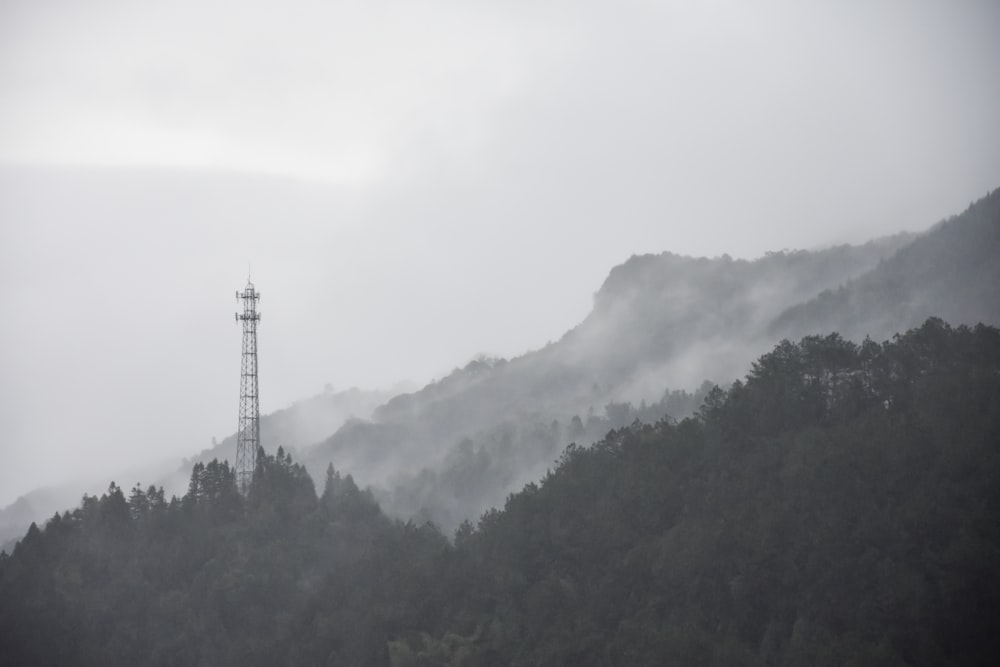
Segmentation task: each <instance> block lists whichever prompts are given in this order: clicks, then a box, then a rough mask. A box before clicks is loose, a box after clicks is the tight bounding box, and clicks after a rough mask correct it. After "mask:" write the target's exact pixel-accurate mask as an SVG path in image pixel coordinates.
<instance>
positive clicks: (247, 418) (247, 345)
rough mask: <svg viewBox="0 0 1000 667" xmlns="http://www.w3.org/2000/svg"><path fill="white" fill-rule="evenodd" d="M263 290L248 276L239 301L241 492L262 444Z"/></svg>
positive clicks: (245, 488)
mask: <svg viewBox="0 0 1000 667" xmlns="http://www.w3.org/2000/svg"><path fill="white" fill-rule="evenodd" d="M258 299H260V292H258V291H257V290H255V289H254V286H253V283H252V282H250V278H249V277H247V285H246V287H244V288H243V291H242V292H239V291H237V292H236V300H237V301H240V300H242V301H243V312H242V313H236V321H237V322H243V363H242V368H241V370H240V425H239V429H238V431H237V436H236V483H237V484H238V485H239V487H240V492H241V493H244V494H246V492H247V491H248V490H249V489H250V481H251V480H252V479H253V471H254V468H255V467H256V465H257V447H259V446H260V392H259V390H258V382H257V323H258V322H260V313H258V312H257V300H258Z"/></svg>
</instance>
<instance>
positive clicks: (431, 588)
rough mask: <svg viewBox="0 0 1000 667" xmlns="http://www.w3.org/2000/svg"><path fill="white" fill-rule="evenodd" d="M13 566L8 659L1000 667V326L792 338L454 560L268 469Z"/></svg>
mask: <svg viewBox="0 0 1000 667" xmlns="http://www.w3.org/2000/svg"><path fill="white" fill-rule="evenodd" d="M258 463H259V465H258V470H259V473H258V474H257V475H256V476H255V478H254V481H253V486H252V489H251V492H250V494H249V496H248V498H246V499H243V498H242V497H241V496H240V495H239V494H237V493H236V490H235V486H234V480H233V474H232V471H231V470H230V469H229V468H228V466H227V465H225V464H219V463H217V462H210V463H209V464H208V465H202V464H198V465H197V466H196V467H195V469H194V471H193V473H192V477H191V483H190V488H189V490H188V492H187V494H185V496H184V497H183V498H175V499H172V500H169V501H168V500H167V499H165V498H164V497H163V495H162V492H161V491H159V490H158V489H155V488H152V489H146V490H142V489H140V488H136V489H133V490H132V492H131V493H127V492H125V491H123V490H122V489H120V488H119V487H117V486H114V485H112V487H111V488H110V489H109V491H108V493H106V494H105V495H104V496H102V497H101V498H93V497H91V498H86V499H85V500H84V502H83V504H82V506H81V507H79V508H77V509H76V510H74V511H71V512H65V513H63V514H61V515H58V516H57V517H54V518H53V519H52V520H51V521H50V522H49V523H48V524H47V525H46V526H45V527H44V528H41V529H40V528H38V527H36V526H32V528H31V530H30V531H29V532H28V534H27V536H26V537H25V538H24V539H23V540H22V541H21V542H20V544H19V545H18V546H17V548H16V549H15V551H14V553H13V554H12V555H10V556H0V656H2V657H3V660H4V661H6V662H7V663H9V664H79V665H90V664H94V665H97V664H100V665H125V664H128V665H132V664H148V665H159V664H163V665H167V664H217V665H227V664H232V665H236V664H239V665H258V664H259V665H280V664H287V665H301V664H328V665H352V664H355V665H389V664H391V665H398V666H402V665H499V664H504V665H508V664H509V665H538V664H545V665H574V666H578V665H607V664H618V665H661V664H675V663H676V664H707V665H755V664H760V665H773V664H787V665H845V664H853V665H941V664H955V665H960V664H961V665H965V664H983V665H985V664H992V661H993V660H995V657H996V655H1000V635H997V633H996V632H995V627H994V626H995V619H996V618H997V617H998V615H1000V568H998V567H997V565H996V560H997V553H1000V524H998V523H997V521H996V517H997V516H998V515H1000V514H998V513H1000V331H998V330H997V329H994V328H990V327H987V326H977V327H975V328H973V329H970V328H966V327H959V328H957V329H953V328H951V327H949V326H948V325H947V324H945V323H943V322H941V321H940V320H929V321H928V322H926V323H925V324H924V325H923V326H921V327H920V328H919V329H916V330H913V331H910V332H909V333H907V334H905V335H903V336H900V337H897V338H895V339H894V340H892V341H889V342H887V343H885V344H877V343H873V342H871V341H866V342H865V343H864V344H863V345H860V346H859V345H856V344H854V343H850V342H847V341H845V340H843V339H842V338H840V337H839V336H837V335H829V336H824V337H811V338H806V339H803V340H802V342H801V343H798V344H794V343H789V342H783V343H781V344H780V345H778V346H777V347H776V348H774V349H773V351H772V352H770V353H768V354H766V355H764V356H763V357H761V358H760V359H759V360H758V361H757V362H756V363H754V364H753V367H752V369H751V371H750V373H749V374H748V375H747V377H746V379H745V381H742V382H737V383H735V384H734V385H733V386H732V388H731V389H729V390H728V391H722V390H719V389H716V390H714V391H712V392H710V394H709V395H708V398H707V400H706V401H705V402H704V404H703V405H702V406H701V408H700V409H699V410H698V413H697V415H696V416H695V417H693V418H690V419H686V420H683V421H681V422H679V423H677V422H673V421H670V420H661V421H659V422H657V423H655V424H641V423H638V422H636V423H633V424H632V425H630V426H627V427H624V428H621V429H617V430H614V431H612V432H610V433H609V434H608V435H607V437H606V438H604V439H603V440H602V441H601V442H599V443H597V444H595V445H594V446H592V447H580V446H574V447H570V448H568V449H567V450H566V451H565V452H564V454H563V456H562V457H561V459H560V461H559V463H558V465H557V467H556V468H555V470H554V471H553V472H551V473H550V474H548V475H547V476H545V478H544V479H543V480H542V481H541V482H540V483H538V484H529V485H528V486H527V487H525V488H524V489H523V490H522V491H520V492H519V493H516V494H514V495H512V496H511V497H510V498H509V499H508V500H507V502H506V505H505V506H504V508H503V509H500V510H494V511H491V512H488V513H486V514H485V515H484V516H483V517H482V518H481V520H480V521H479V522H478V525H477V526H473V525H471V524H465V525H463V526H462V527H461V528H460V529H459V531H458V533H457V534H456V535H455V539H454V543H450V542H449V541H448V540H447V539H446V538H445V537H444V536H442V535H441V534H439V533H438V532H437V531H436V529H434V528H433V527H432V526H430V525H423V526H418V525H414V524H412V523H408V524H404V523H401V522H398V521H391V520H389V519H387V518H386V517H385V516H384V515H383V514H382V513H381V512H380V511H379V508H378V506H377V505H376V504H375V502H374V500H373V498H372V497H371V496H370V495H369V494H367V493H365V492H363V491H360V490H358V488H357V486H356V485H355V484H354V482H353V480H351V479H350V478H349V477H342V476H341V475H340V474H339V473H337V472H335V471H334V470H332V469H330V470H329V471H328V474H327V477H326V484H325V488H324V490H323V493H322V494H321V495H320V496H319V497H317V493H316V491H315V487H314V485H313V482H312V480H311V479H310V477H309V476H308V474H307V473H306V472H305V470H304V469H303V468H302V467H301V466H299V465H298V464H295V463H293V462H292V461H291V459H290V457H288V456H287V455H286V454H284V453H283V452H279V453H277V455H270V456H267V455H263V454H262V455H261V457H260V458H259V461H258Z"/></svg>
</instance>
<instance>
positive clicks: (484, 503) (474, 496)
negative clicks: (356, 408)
mask: <svg viewBox="0 0 1000 667" xmlns="http://www.w3.org/2000/svg"><path fill="white" fill-rule="evenodd" d="M998 210H1000V193H998V192H994V193H993V194H991V195H989V196H987V197H986V198H985V199H983V200H981V201H980V202H977V203H976V204H974V205H972V206H971V207H970V208H969V210H967V211H966V212H965V213H963V214H962V215H960V216H957V217H955V218H952V219H951V220H949V221H946V222H943V223H941V224H939V225H937V226H935V227H933V228H932V229H930V230H929V231H928V232H926V233H924V234H922V235H919V236H917V235H912V234H900V235H896V236H892V237H887V238H883V239H878V240H875V241H872V242H869V243H867V244H865V245H862V246H846V245H844V246H836V247H832V248H826V249H821V250H814V251H791V252H789V251H782V252H775V253H768V254H767V255H766V256H765V257H762V258H760V259H757V260H753V261H748V260H734V259H732V258H730V257H728V256H722V257H718V258H712V259H708V258H691V257H682V256H679V255H675V254H672V253H662V254H659V255H641V256H633V257H631V258H630V259H629V260H628V261H626V262H625V263H623V264H621V265H620V266H617V267H615V268H613V269H612V270H611V272H610V274H609V275H608V278H607V279H606V280H605V282H604V284H603V285H602V286H601V288H600V289H599V290H598V291H597V293H596V294H595V296H594V307H593V310H592V312H591V313H590V315H589V316H588V317H587V318H586V319H585V320H584V321H583V322H581V324H580V325H579V326H577V327H575V328H574V329H573V330H571V331H569V332H568V333H566V335H565V336H563V337H562V338H561V339H560V340H559V341H557V342H556V343H552V344H549V345H547V346H546V347H544V348H543V349H541V350H537V351H535V352H530V353H528V354H525V355H522V356H520V357H517V358H514V359H511V360H509V361H508V360H504V359H499V360H489V359H480V360H476V361H474V362H471V363H470V364H468V365H467V366H466V367H464V368H462V369H456V370H455V371H454V372H453V373H452V374H451V375H449V376H448V377H446V378H444V379H442V380H440V381H438V382H434V383H431V384H430V385H428V386H426V387H424V388H423V389H421V390H420V391H417V392H414V393H412V394H405V395H401V396H397V397H395V398H393V399H392V400H391V401H389V402H388V403H387V404H386V405H384V406H381V407H380V408H378V409H377V410H376V411H375V413H374V417H373V420H372V422H371V423H364V424H362V423H354V424H349V425H347V426H345V428H343V429H341V430H340V431H339V432H337V433H336V434H334V435H333V436H332V437H330V438H329V439H327V440H326V441H324V442H323V443H322V444H321V445H319V446H317V447H315V448H312V449H310V450H309V451H306V452H304V453H303V454H304V457H305V460H306V463H307V465H308V467H309V469H310V470H311V471H312V472H313V474H314V475H315V476H319V475H321V474H322V471H323V470H324V469H325V466H326V465H327V463H328V462H330V461H333V463H334V465H335V466H337V467H338V468H341V469H345V470H349V471H351V472H352V473H353V474H354V475H355V476H356V477H357V478H358V480H359V481H361V482H362V483H364V484H374V485H375V486H376V487H379V488H380V489H381V491H380V492H379V494H380V501H381V502H382V503H383V506H384V507H386V509H387V510H388V511H390V512H391V513H394V514H397V515H403V516H412V515H417V516H421V517H423V518H432V519H434V520H435V521H437V522H439V524H441V525H442V526H443V527H444V528H446V529H448V528H451V527H454V525H455V524H456V523H457V522H458V521H460V520H461V519H462V518H466V517H473V518H474V517H475V516H477V515H478V514H479V513H480V512H481V511H482V510H483V509H485V508H488V507H491V506H495V505H496V504H498V503H500V502H502V501H503V499H504V498H505V497H506V495H507V494H508V493H510V492H511V491H514V490H516V489H518V488H520V486H521V485H522V484H523V483H524V482H526V481H529V480H531V479H537V478H538V477H539V476H541V475H543V474H544V473H545V471H546V470H547V469H548V468H549V467H551V464H552V461H553V459H554V457H555V456H557V455H558V453H559V452H560V451H561V449H562V448H563V447H565V445H566V444H568V443H569V442H579V443H583V444H586V443H589V442H592V441H594V440H595V439H597V438H599V437H600V436H601V435H603V432H606V431H607V429H608V428H612V427H614V428H619V427H621V426H623V425H625V424H627V423H628V422H629V420H630V418H634V417H635V416H638V415H642V416H643V418H644V419H645V420H647V421H655V419H657V418H659V417H660V416H662V415H663V414H664V413H670V414H671V416H673V417H675V418H680V417H683V416H686V415H687V414H690V412H691V411H693V410H694V409H695V408H696V407H697V405H698V402H700V401H699V400H698V399H699V397H700V396H703V392H704V391H705V390H704V389H702V392H700V393H698V394H695V395H692V394H684V395H680V394H677V392H674V395H673V398H672V399H671V398H670V397H671V394H670V393H669V392H667V394H666V395H665V394H664V392H665V390H666V389H667V388H668V387H672V388H677V387H686V388H689V389H692V388H695V387H698V386H699V384H700V383H701V382H702V381H704V380H705V379H712V380H715V381H720V382H723V383H725V382H728V381H730V380H732V379H734V378H736V377H737V376H738V375H739V373H740V371H741V369H743V368H745V367H746V365H747V364H749V363H750V362H751V361H752V360H753V359H754V358H756V357H757V356H759V355H760V354H762V353H763V352H764V351H766V350H767V349H768V347H769V346H770V345H772V344H773V341H774V340H775V339H776V338H780V337H790V338H797V337H800V336H801V335H804V334H808V333H812V332H815V331H840V332H843V333H844V335H845V337H847V338H850V339H855V340H859V341H860V340H861V339H862V338H864V336H865V335H866V334H869V333H870V334H871V335H872V336H873V337H875V338H876V339H878V340H883V339H886V338H889V337H891V336H892V335H893V334H894V333H896V332H900V331H905V330H907V329H909V328H912V327H914V326H916V325H917V324H919V323H920V322H922V321H924V320H925V319H926V318H927V317H930V316H935V315H936V316H940V317H942V318H943V319H945V320H946V321H949V322H953V323H956V324H957V323H970V324H972V323H975V322H978V321H983V322H986V323H992V324H997V323H1000V316H998V309H1000V291H998V290H1000V262H998V261H997V260H998V258H1000V253H998V250H1000V248H998V240H997V239H998ZM657 411H660V412H657Z"/></svg>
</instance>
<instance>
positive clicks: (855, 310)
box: [769, 189, 1000, 340]
mask: <svg viewBox="0 0 1000 667" xmlns="http://www.w3.org/2000/svg"><path fill="white" fill-rule="evenodd" d="M930 316H937V317H941V318H942V319H944V320H945V321H947V322H950V323H952V324H975V323H977V322H983V323H987V324H993V325H996V324H1000V189H997V190H994V191H993V192H992V193H990V194H989V195H987V196H986V197H984V198H983V199H981V200H979V201H977V202H975V203H974V204H972V205H971V206H969V208H968V209H966V211H965V212H964V213H962V214H961V215H958V216H954V217H952V218H950V219H949V220H945V221H943V222H941V223H939V224H937V225H935V226H934V227H933V228H932V229H930V230H929V231H928V232H926V233H925V234H923V235H921V236H920V237H919V238H917V239H916V240H914V241H913V242H912V243H911V244H909V245H908V246H906V247H904V248H902V249H900V250H899V251H898V252H896V253H895V254H894V255H893V256H892V257H889V258H887V259H886V260H884V261H883V262H880V263H879V265H878V266H876V267H875V268H873V269H872V270H871V271H869V272H867V273H866V274H864V275H863V276H860V277H859V278H857V279H856V280H853V281H850V282H848V283H847V284H845V285H842V286H840V287H839V288H838V289H836V290H830V291H825V292H823V293H822V294H820V295H819V296H817V297H816V298H815V299H811V300H809V301H807V302H806V303H802V304H797V305H794V306H792V307H791V308H789V309H788V310H786V311H785V312H784V313H782V314H781V316H779V317H778V318H777V319H776V320H775V321H774V323H773V324H772V325H771V327H770V329H769V330H770V331H771V333H773V334H775V335H780V336H785V337H788V338H792V339H795V338H798V337H800V336H803V335H805V334H808V333H814V332H817V331H828V330H833V329H836V330H837V331H840V332H841V333H842V334H843V335H845V336H847V337H850V338H856V339H860V338H863V337H864V336H866V335H870V336H871V337H872V338H874V339H876V340H880V339H883V338H887V337H889V336H891V335H893V334H894V333H896V332H898V331H903V330H906V329H908V328H911V327H913V326H916V325H917V324H918V323H920V322H922V321H923V320H924V319H926V318H927V317H930Z"/></svg>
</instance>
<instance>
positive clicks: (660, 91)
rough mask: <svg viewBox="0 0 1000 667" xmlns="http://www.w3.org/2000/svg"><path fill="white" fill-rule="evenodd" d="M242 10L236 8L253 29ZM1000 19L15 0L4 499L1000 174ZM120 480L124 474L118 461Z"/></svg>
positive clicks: (770, 8)
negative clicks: (681, 259) (257, 312)
mask: <svg viewBox="0 0 1000 667" xmlns="http://www.w3.org/2000/svg"><path fill="white" fill-rule="evenodd" d="M233 8H237V9H238V11H237V12H235V13H234V10H233ZM998 36H1000V3H996V2H995V1H993V0H982V1H979V2H976V1H972V0H959V1H955V2H936V1H930V0H927V1H920V0H909V1H908V0H891V1H884V2H878V1H876V2H861V1H851V0H848V1H839V2H834V1H830V2H814V3H803V2H795V1H791V0H789V1H787V2H785V1H765V2H759V3H752V6H751V3H747V2H739V1H735V0H733V1H726V0H716V1H708V2H698V3H692V2H684V3H680V2H676V3H670V2H649V1H646V2H643V1H637V0H631V1H629V0H621V1H618V2H601V3H596V2H561V1H546V0H538V1H536V2H520V1H508V2H491V1H486V0H473V1H469V0H466V1H465V2H445V1H438V2H423V1H409V2H402V1H391V0H382V1H380V0H374V1H372V0H369V1H367V2H360V1H355V2H335V3H331V2H282V3H278V2H259V1H258V2H242V3H235V4H234V3H231V2H221V1H220V0H199V1H198V2H193V1H188V0H177V1H174V2H156V3H153V2H138V1H136V0H131V1H129V2H124V1H122V2H113V1H97V0H95V1H90V2H76V1H69V0H51V1H46V2H39V1H38V0H31V1H23V2H22V1H18V0H4V1H3V2H2V3H0V165H4V166H3V167H2V168H0V299H2V301H0V309H2V310H0V318H2V319H0V323H2V329H0V452H2V454H3V457H4V461H5V464H4V466H3V467H2V469H0V504H5V503H6V502H9V501H10V500H12V499H13V498H14V497H15V496H16V495H18V494H20V493H22V492H24V491H27V490H29V489H30V488H32V487H34V486H37V485H39V484H42V483H49V482H56V481H59V480H63V479H67V478H70V477H72V476H74V475H77V474H84V473H86V474H90V473H95V472H100V473H103V472H104V471H109V474H110V469H111V468H112V467H113V468H114V469H117V468H120V467H124V466H128V465H133V464H139V463H144V462H148V461H152V460H159V459H162V458H165V457H167V456H171V455H177V454H190V453H192V452H194V451H196V450H198V449H200V448H201V447H203V446H205V445H206V444H207V443H208V440H209V438H210V437H211V436H212V435H216V436H219V437H222V436H224V435H226V434H228V433H230V432H232V431H233V430H234V428H235V425H236V409H237V391H238V377H237V375H238V364H239V330H238V328H237V326H236V325H235V323H233V322H232V320H231V318H232V315H231V313H230V311H231V310H233V309H234V308H235V305H236V304H235V303H234V302H233V301H232V297H231V296H230V295H231V294H232V292H233V291H234V290H235V289H236V288H237V287H241V286H242V284H243V282H244V281H245V278H246V263H247V261H248V260H250V261H252V262H253V273H254V279H255V282H256V283H257V285H258V287H259V288H260V289H261V290H262V292H263V294H264V299H263V301H262V303H261V309H262V310H263V312H264V321H263V323H262V329H261V355H262V357H261V373H262V395H263V408H264V410H265V411H271V410H274V409H278V408H281V407H284V406H285V405H287V404H288V403H290V402H291V401H293V400H295V399H296V398H300V397H303V396H306V395H309V394H312V393H315V392H317V391H319V390H320V389H321V388H322V385H323V384H324V383H325V382H328V381H329V382H332V383H333V384H334V385H335V386H337V387H347V386H350V385H354V384H358V385H362V386H368V387H376V386H388V385H390V384H392V383H394V382H396V381H398V380H402V379H411V380H415V381H420V382H423V381H427V380H429V379H430V378H431V377H434V376H440V375H441V374H443V373H446V372H447V371H448V370H450V369H451V368H452V367H454V366H456V365H462V364H464V363H465V361H467V360H468V358H469V357H470V356H472V355H475V354H477V353H481V352H484V353H492V354H500V355H504V356H510V355H515V354H519V353H521V352H524V351H526V350H527V349H530V348H537V347H539V346H541V345H543V344H544V343H545V342H546V341H548V340H550V339H551V340H554V339H557V338H558V337H559V336H560V335H561V334H562V333H563V332H564V331H565V330H566V329H568V328H570V327H572V326H573V325H574V324H576V323H577V322H578V321H579V320H580V319H582V317H583V316H584V315H585V314H586V312H587V310H588V309H589V305H590V297H591V295H592V293H593V292H594V291H595V290H596V289H597V288H598V287H599V285H600V283H601V281H602V279H603V278H604V276H605V275H606V274H607V272H608V270H609V269H610V268H611V266H613V265H614V264H617V263H620V262H621V261H623V260H624V259H626V258H627V257H628V256H629V255H630V254H632V253H641V252H661V251H664V250H671V251H674V252H680V253H687V254H707V255H718V254H722V253H724V252H728V253H730V254H732V255H736V256H745V257H753V256H757V255H759V254H761V253H763V252H764V251H766V250H775V249H781V248H786V247H788V248H794V247H812V246H816V245H822V244H829V243H834V242H844V241H853V242H859V241H864V240H866V239H868V238H870V237H872V236H877V235H880V234H885V233H891V232H895V231H899V230H901V229H922V228H925V227H927V226H929V225H930V224H932V223H934V222H935V221H937V220H938V219H940V218H941V217H943V216H946V215H949V214H952V213H957V212H959V211H960V210H961V209H962V208H964V206H965V205H966V204H967V203H968V202H969V201H971V200H973V199H975V198H978V197H979V196H981V195H983V194H985V192H986V191H987V190H989V189H991V188H994V187H996V186H998V185H1000V123H998V122H997V119H998V118H1000V76H998V75H997V68H998V65H1000V40H998V39H997V37H998ZM112 461H113V463H112Z"/></svg>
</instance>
